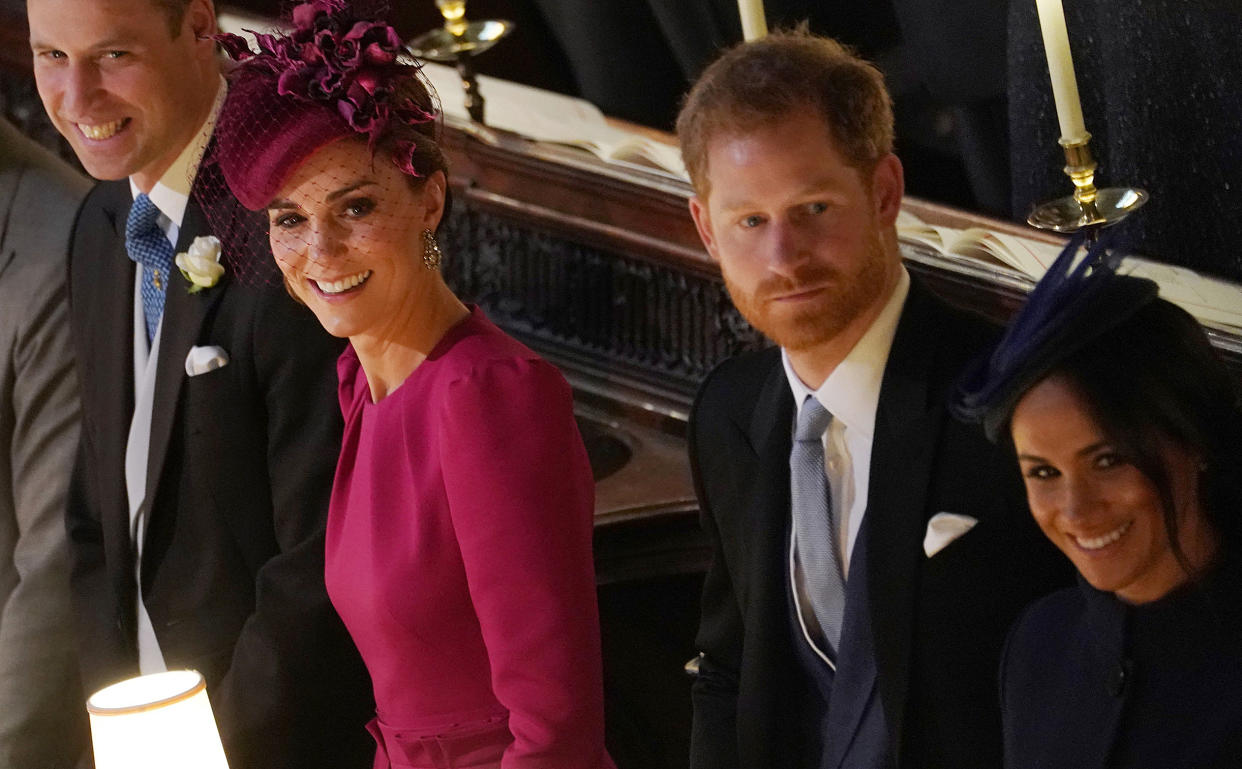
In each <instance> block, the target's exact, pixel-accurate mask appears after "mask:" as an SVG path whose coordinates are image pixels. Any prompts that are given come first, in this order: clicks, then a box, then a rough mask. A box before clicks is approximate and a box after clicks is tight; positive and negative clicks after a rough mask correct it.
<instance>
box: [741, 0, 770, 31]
mask: <svg viewBox="0 0 1242 769" xmlns="http://www.w3.org/2000/svg"><path fill="white" fill-rule="evenodd" d="M737 12H738V14H740V15H741V17H742V37H744V38H745V39H747V40H756V39H758V38H761V37H763V36H764V35H766V34H768V20H767V19H766V18H765V17H764V15H763V0H737Z"/></svg>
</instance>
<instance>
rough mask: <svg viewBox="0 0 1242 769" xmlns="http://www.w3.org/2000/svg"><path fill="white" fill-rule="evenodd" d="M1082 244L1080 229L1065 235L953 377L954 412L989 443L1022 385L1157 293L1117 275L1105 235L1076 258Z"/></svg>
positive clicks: (1117, 257)
mask: <svg viewBox="0 0 1242 769" xmlns="http://www.w3.org/2000/svg"><path fill="white" fill-rule="evenodd" d="M1082 245H1083V237H1082V236H1081V235H1079V236H1076V237H1074V238H1073V239H1072V240H1070V242H1069V244H1068V245H1066V247H1065V250H1064V251H1062V252H1061V255H1060V256H1058V257H1057V259H1056V261H1055V262H1053V263H1052V266H1051V267H1049V268H1048V272H1047V273H1046V274H1045V275H1044V277H1043V278H1042V279H1041V280H1040V281H1039V283H1038V284H1037V285H1036V286H1035V288H1034V289H1033V290H1032V291H1031V293H1030V296H1029V297H1028V298H1027V301H1026V304H1025V305H1024V306H1023V307H1022V309H1021V310H1019V311H1018V313H1017V315H1015V316H1014V318H1013V320H1012V321H1010V324H1009V328H1008V329H1006V331H1005V334H1004V336H1002V337H1001V339H1000V341H999V342H998V343H997V344H996V346H995V347H994V348H993V349H992V351H991V352H990V353H987V354H985V355H983V356H981V357H980V358H977V359H976V360H975V361H973V362H972V363H971V364H970V365H969V366H968V367H967V368H966V371H965V372H964V373H963V375H962V378H961V379H960V380H959V381H958V386H957V391H956V393H955V394H954V399H953V403H952V404H951V405H950V407H951V409H952V411H953V413H954V415H956V416H957V417H958V418H959V419H962V420H963V421H967V422H982V423H983V429H984V431H985V432H986V433H987V436H988V438H989V439H991V440H992V441H993V442H995V441H996V440H998V438H999V437H1000V434H1001V431H1002V430H1003V429H1004V427H1005V425H1006V424H1007V423H1008V421H1009V417H1010V415H1011V414H1012V413H1013V409H1014V407H1015V406H1016V405H1017V403H1018V401H1019V400H1020V399H1021V398H1022V396H1023V395H1024V394H1025V393H1026V391H1027V390H1029V389H1030V388H1031V387H1033V386H1034V385H1035V384H1037V383H1038V382H1039V381H1040V380H1041V379H1043V378H1044V377H1045V376H1047V375H1048V374H1049V373H1050V372H1051V371H1053V370H1054V369H1055V368H1056V367H1057V365H1058V364H1059V363H1060V362H1061V361H1064V360H1065V359H1067V358H1068V357H1070V356H1071V355H1073V354H1075V353H1076V352H1078V351H1079V350H1081V349H1083V348H1084V347H1086V346H1087V345H1088V344H1090V343H1091V342H1093V341H1095V340H1097V339H1099V338H1100V337H1101V336H1103V335H1104V334H1107V333H1108V332H1109V331H1111V330H1112V329H1114V328H1116V327H1117V326H1119V325H1120V324H1121V323H1123V322H1124V321H1125V320H1126V319H1128V318H1130V317H1131V316H1133V315H1134V314H1135V313H1136V312H1138V311H1139V310H1140V309H1141V308H1143V307H1144V306H1146V305H1147V304H1149V303H1150V302H1151V301H1152V300H1154V299H1155V298H1156V295H1157V287H1156V284H1155V282H1153V281H1150V280H1146V279H1144V278H1135V277H1132V276H1129V275H1120V274H1118V273H1117V267H1118V265H1119V264H1120V263H1121V252H1120V251H1118V250H1115V249H1110V248H1109V245H1110V241H1109V239H1108V238H1101V239H1100V240H1099V241H1098V242H1097V243H1095V244H1093V245H1092V246H1091V247H1090V249H1089V250H1088V251H1087V253H1086V255H1085V256H1082V257H1081V258H1079V252H1080V250H1081V249H1082Z"/></svg>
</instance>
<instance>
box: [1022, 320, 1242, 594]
mask: <svg viewBox="0 0 1242 769" xmlns="http://www.w3.org/2000/svg"><path fill="white" fill-rule="evenodd" d="M1054 374H1061V375H1063V376H1065V377H1066V378H1067V379H1068V380H1069V381H1070V382H1072V383H1073V385H1074V386H1075V387H1077V388H1078V390H1079V392H1080V394H1081V395H1082V396H1083V397H1084V399H1085V400H1086V402H1087V404H1088V408H1089V409H1090V411H1091V414H1092V416H1093V417H1094V418H1095V420H1096V422H1097V424H1099V425H1100V427H1101V429H1102V430H1103V431H1104V433H1105V435H1106V436H1107V437H1108V439H1109V440H1110V442H1112V444H1113V445H1114V447H1115V448H1116V449H1117V451H1118V452H1120V453H1121V454H1122V456H1124V457H1125V458H1126V459H1127V461H1129V462H1130V463H1131V464H1133V465H1134V466H1135V467H1136V468H1137V469H1138V470H1139V471H1140V472H1141V473H1143V475H1145V476H1146V477H1147V478H1148V479H1149V480H1150V481H1151V482H1152V484H1153V485H1154V486H1155V487H1156V490H1157V493H1158V494H1159V497H1160V500H1161V503H1162V507H1163V513H1164V525H1165V530H1166V531H1167V532H1168V536H1169V542H1170V544H1171V546H1172V548H1173V552H1174V554H1175V555H1176V556H1177V558H1178V560H1179V561H1180V562H1181V563H1182V566H1183V567H1185V568H1186V569H1187V571H1188V572H1190V573H1193V569H1192V568H1191V565H1190V564H1189V562H1188V561H1187V559H1186V557H1185V554H1184V552H1183V550H1182V548H1181V546H1180V543H1179V541H1178V535H1177V511H1176V508H1175V506H1174V501H1173V490H1172V478H1171V477H1170V473H1169V469H1168V467H1167V465H1166V462H1165V451H1164V447H1166V446H1168V445H1169V444H1170V443H1172V444H1174V445H1176V446H1178V447H1180V448H1182V449H1183V450H1185V451H1187V452H1188V453H1189V454H1190V455H1191V456H1192V457H1194V458H1195V459H1197V460H1198V462H1199V470H1200V472H1199V478H1198V495H1199V501H1200V504H1201V506H1202V509H1203V512H1204V514H1205V516H1206V518H1207V521H1208V523H1209V524H1210V526H1211V527H1212V530H1213V532H1214V533H1215V534H1216V535H1217V536H1218V537H1219V538H1220V543H1221V546H1222V547H1221V551H1222V552H1232V553H1234V554H1242V401H1240V399H1239V392H1238V386H1237V382H1236V380H1235V378H1234V375H1233V374H1232V373H1231V372H1230V371H1229V370H1228V369H1227V368H1226V366H1225V364H1224V362H1223V361H1222V360H1221V358H1220V357H1219V356H1218V355H1217V353H1216V351H1215V350H1214V349H1213V348H1212V345H1211V344H1210V342H1209V341H1208V339H1207V336H1206V335H1205V333H1204V331H1203V329H1202V328H1201V327H1200V326H1199V323H1198V322H1197V321H1196V320H1195V319H1194V318H1193V317H1192V316H1191V315H1190V314H1189V313H1187V312H1186V311H1185V310H1183V309H1182V308H1180V307H1178V306H1176V305H1174V304H1171V303H1170V302H1167V301H1165V300H1162V299H1156V300H1154V301H1152V302H1150V303H1148V304H1147V305H1145V306H1144V307H1142V308H1141V309H1140V310H1138V311H1137V312H1136V313H1134V315H1133V316H1131V317H1130V318H1129V319H1127V320H1125V321H1123V322H1122V323H1120V324H1119V325H1117V326H1116V327H1115V328H1113V329H1112V330H1110V331H1109V332H1107V333H1105V334H1103V335H1101V336H1099V337H1098V338H1096V339H1094V340H1092V341H1091V342H1090V343H1089V344H1087V345H1086V346H1084V347H1083V348H1081V349H1079V350H1077V351H1076V352H1073V353H1072V354H1070V355H1068V356H1067V357H1066V358H1065V359H1064V360H1062V361H1060V362H1059V363H1057V364H1056V365H1054V366H1053V367H1052V368H1051V369H1050V370H1049V372H1048V376H1052V375H1054ZM1045 378H1046V377H1045Z"/></svg>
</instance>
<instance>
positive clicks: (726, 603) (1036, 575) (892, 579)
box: [690, 281, 1069, 769]
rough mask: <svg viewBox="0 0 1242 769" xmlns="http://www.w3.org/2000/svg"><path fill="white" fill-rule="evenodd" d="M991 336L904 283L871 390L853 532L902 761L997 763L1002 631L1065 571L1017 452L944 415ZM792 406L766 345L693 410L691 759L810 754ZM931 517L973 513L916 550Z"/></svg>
mask: <svg viewBox="0 0 1242 769" xmlns="http://www.w3.org/2000/svg"><path fill="white" fill-rule="evenodd" d="M991 333H992V332H991V330H990V329H988V328H987V327H986V326H985V325H984V324H982V323H981V322H979V321H977V320H974V319H971V318H968V317H966V316H964V315H961V314H958V313H956V312H954V311H952V310H950V309H949V308H948V307H946V306H945V305H943V304H942V303H940V302H939V301H938V300H936V299H934V298H933V297H932V296H931V295H930V294H928V293H927V292H926V290H924V289H923V288H922V287H921V286H920V285H919V284H918V283H917V281H912V285H911V287H910V295H909V298H908V299H907V302H906V305H905V308H904V309H903V312H902V317H901V320H900V322H899V325H898V328H897V333H896V336H895V338H894V340H893V346H892V351H891V353H890V355H889V360H888V364H887V367H886V369H885V372H884V378H883V384H882V386H881V391H880V400H879V407H878V410H877V414H876V425H875V434H874V444H873V449H872V457H871V481H870V489H869V492H868V505H867V513H866V516H867V523H866V527H867V528H868V529H869V533H868V536H867V537H865V538H864V539H865V542H864V541H862V540H860V545H861V546H864V547H866V548H867V550H866V556H867V557H866V564H867V567H866V568H867V569H868V571H867V578H868V581H869V586H870V596H869V609H870V612H871V619H872V630H873V634H874V639H875V646H876V648H875V659H876V666H877V678H878V685H879V689H880V692H881V697H882V701H883V706H884V710H885V718H886V720H887V723H888V726H889V730H890V745H891V751H892V753H893V755H894V756H895V757H896V760H897V766H900V767H911V766H926V767H954V769H968V768H969V767H979V768H980V769H984V768H985V767H986V768H988V769H994V768H995V767H997V766H999V765H1000V761H1001V727H1000V713H999V710H998V706H997V702H996V699H997V695H996V670H997V661H998V658H999V653H1000V648H1001V645H1002V641H1003V639H1004V636H1005V631H1006V629H1007V628H1008V627H1009V624H1010V622H1011V621H1012V620H1013V618H1014V617H1015V616H1016V614H1017V612H1018V611H1019V610H1020V609H1021V608H1022V607H1023V606H1024V605H1025V604H1026V603H1028V602H1029V601H1030V600H1031V599H1032V598H1034V597H1036V596H1038V595H1040V594H1042V593H1045V592H1047V591H1049V590H1051V589H1053V588H1055V587H1058V586H1060V585H1063V584H1066V583H1067V582H1068V579H1069V570H1068V565H1067V564H1066V563H1065V561H1064V559H1063V558H1062V557H1061V556H1060V554H1059V553H1057V552H1056V551H1055V550H1054V549H1053V548H1052V547H1051V545H1049V544H1048V542H1047V541H1046V540H1045V539H1044V537H1043V536H1042V534H1040V532H1039V530H1038V529H1037V527H1036V526H1035V524H1034V522H1033V521H1032V519H1031V516H1030V514H1029V513H1028V512H1027V507H1026V503H1025V498H1024V496H1023V493H1022V489H1021V484H1020V479H1019V476H1018V472H1017V465H1016V463H1015V462H1014V460H1013V458H1012V457H1011V456H1010V455H1009V454H1008V453H1007V452H1004V451H1002V450H1000V449H997V448H996V447H995V446H993V445H991V444H989V443H988V442H987V441H986V439H985V438H984V437H983V435H982V433H981V431H980V430H978V429H977V428H975V427H971V426H966V425H962V424H959V423H957V422H955V421H954V420H953V419H952V418H951V417H949V416H948V415H947V413H946V411H945V404H946V402H947V399H948V396H949V390H950V388H951V385H952V383H953V381H954V379H955V377H956V376H957V373H958V371H959V370H960V369H961V367H962V366H963V365H964V363H965V361H966V360H967V359H968V358H969V357H970V356H971V355H973V354H974V353H975V352H976V351H977V350H979V349H980V347H981V345H982V344H983V343H984V342H985V341H986V340H987V339H988V338H989V335H990V334H991ZM793 414H794V403H793V397H792V395H791V393H790V389H789V384H788V382H787V381H786V379H785V373H784V370H783V368H782V366H781V362H780V353H779V350H777V349H769V350H764V351H762V352H758V353H751V354H747V355H743V356H740V357H738V358H735V359H732V360H730V361H726V362H725V363H724V364H722V365H721V366H719V367H718V368H717V369H716V370H715V371H714V372H713V373H712V374H711V375H710V376H709V377H708V379H707V381H706V382H705V383H704V385H703V388H702V390H701V391H700V393H699V397H698V400H697V402H696V404H695V408H694V412H693V415H692V417H691V427H690V454H691V466H692V470H693V473H694V478H695V483H696V485H697V491H698V495H699V500H700V503H701V506H702V522H703V527H704V529H705V531H706V533H707V534H708V536H709V538H710V539H711V541H712V544H713V547H714V554H715V557H714V560H713V563H712V566H711V568H710V570H709V572H708V575H707V578H706V582H705V586H704V592H703V616H702V622H701V625H700V628H699V635H698V639H697V640H698V645H699V649H700V650H701V651H702V653H703V656H702V658H701V660H700V673H699V677H698V679H697V680H696V682H695V684H694V694H693V696H694V731H693V735H692V747H691V755H692V761H691V765H692V766H694V767H701V768H702V769H708V768H709V767H710V768H711V769H722V768H723V767H739V766H740V767H757V766H763V767H793V766H802V765H805V763H806V761H807V758H806V755H805V754H806V752H807V750H806V747H805V743H806V740H805V739H804V736H803V735H804V734H805V733H806V729H807V727H808V724H807V723H806V714H807V710H806V709H805V708H804V705H803V704H802V703H803V702H804V698H806V697H808V696H810V691H809V683H808V682H807V681H806V680H805V677H804V676H803V674H802V671H801V668H799V666H798V663H797V661H796V659H795V650H794V646H793V644H794V643H795V639H794V637H793V634H792V632H791V623H790V621H789V619H788V617H789V614H788V612H789V609H788V604H787V600H786V586H785V584H784V580H785V574H786V570H785V568H784V560H785V558H786V557H787V553H788V539H787V536H788V535H787V532H788V521H789V518H790V508H789V504H790V503H789V448H790V430H791V426H792V420H793ZM938 512H952V513H961V514H965V515H970V516H973V517H975V518H977V519H978V521H979V523H978V524H977V525H976V526H975V527H974V528H973V529H972V530H971V531H970V532H968V533H967V534H965V535H964V536H962V537H961V538H959V539H957V540H955V541H954V542H953V543H951V544H950V545H948V546H947V547H945V548H944V549H943V550H942V551H940V552H939V553H937V554H936V555H935V556H933V557H932V558H927V557H926V556H925V555H924V553H923V544H922V543H923V537H924V533H925V531H926V527H927V522H928V520H929V519H930V518H931V517H932V516H933V515H935V514H936V513H938ZM860 545H856V547H857V546H860Z"/></svg>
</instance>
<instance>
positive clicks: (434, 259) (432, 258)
mask: <svg viewBox="0 0 1242 769" xmlns="http://www.w3.org/2000/svg"><path fill="white" fill-rule="evenodd" d="M443 258H444V253H443V252H442V251H440V244H439V243H437V242H436V236H435V234H434V233H432V231H431V230H429V229H428V230H423V266H424V267H426V268H427V269H429V270H438V269H440V260H441V259H443Z"/></svg>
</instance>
